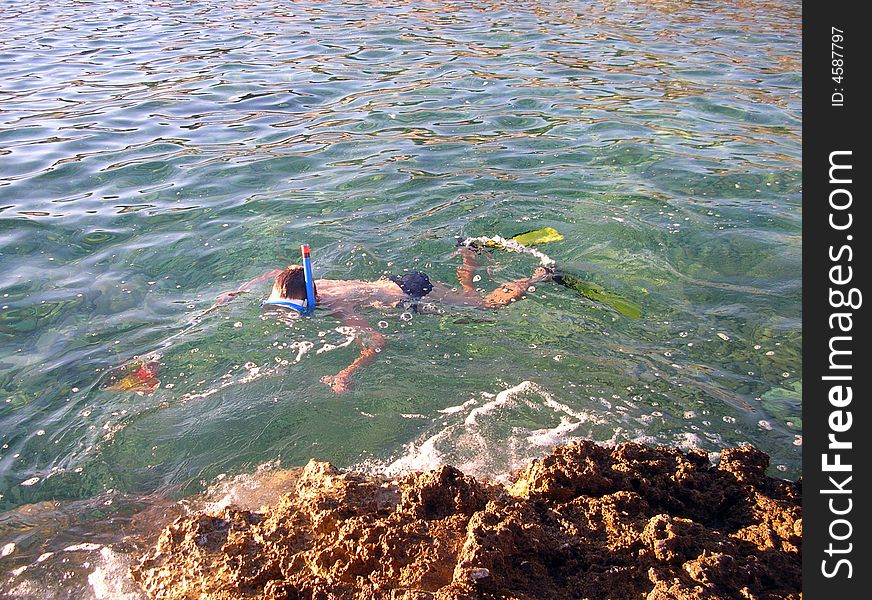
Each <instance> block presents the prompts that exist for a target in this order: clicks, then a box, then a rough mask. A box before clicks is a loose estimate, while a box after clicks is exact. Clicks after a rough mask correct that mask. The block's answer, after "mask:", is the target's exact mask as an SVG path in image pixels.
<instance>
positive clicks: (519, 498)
mask: <svg viewBox="0 0 872 600" xmlns="http://www.w3.org/2000/svg"><path fill="white" fill-rule="evenodd" d="M722 456H723V458H722V460H721V463H720V464H719V465H718V466H717V467H713V466H711V465H710V464H709V462H708V457H707V456H706V455H705V454H704V453H701V452H689V453H683V452H680V451H678V450H675V449H668V448H650V447H647V446H642V445H639V444H621V445H619V446H616V447H614V448H606V447H603V446H598V445H596V444H594V443H592V442H579V443H577V444H572V445H569V446H564V447H561V448H557V449H555V451H554V452H553V453H552V454H551V455H549V456H547V457H545V458H543V459H540V460H536V461H533V462H532V463H531V464H530V465H528V466H527V467H526V468H525V469H523V470H521V471H520V472H519V473H518V474H517V475H516V478H515V480H514V482H513V483H511V484H510V485H508V486H506V487H503V486H497V485H493V484H490V483H486V482H478V481H476V480H475V479H473V478H471V477H468V476H466V475H464V474H463V473H461V472H460V471H458V470H457V469H454V468H453V467H448V466H445V467H442V468H440V469H438V470H436V471H431V472H427V473H415V474H412V475H408V476H405V477H402V478H399V479H396V480H390V481H389V480H381V479H377V478H368V477H364V476H361V475H357V474H354V473H343V472H340V471H339V470H337V469H335V468H333V467H332V466H330V465H328V464H326V463H319V462H315V461H312V462H310V463H309V464H308V465H307V466H306V467H305V468H303V469H302V470H301V471H300V473H299V476H298V477H297V478H296V484H295V487H294V489H293V490H292V491H291V492H290V493H288V494H285V495H284V496H282V497H281V498H279V499H278V502H277V503H276V504H275V505H274V506H272V507H270V508H268V509H266V510H264V511H263V512H262V513H253V512H250V511H243V510H234V509H226V510H224V511H222V512H220V513H217V514H213V515H205V514H200V515H194V516H190V517H185V518H182V519H179V520H177V521H176V522H175V523H173V524H172V525H170V526H169V527H167V528H166V529H165V530H164V531H163V532H162V533H161V535H160V538H159V539H158V540H157V542H156V544H155V545H154V547H153V548H152V549H151V550H150V551H149V552H148V553H147V554H146V556H144V557H143V558H142V560H141V562H140V564H139V565H138V566H137V567H136V568H135V569H134V571H133V575H134V578H135V579H136V580H137V581H138V582H140V584H141V586H142V588H143V589H144V590H145V591H146V593H147V594H148V595H149V596H150V597H151V598H155V599H166V600H181V599H188V598H191V599H192V598H198V599H214V600H219V599H220V600H241V599H243V598H264V599H273V600H278V599H288V600H297V599H306V600H313V599H335V598H343V599H344V598H349V599H358V600H364V599H366V600H370V599H373V600H374V599H386V600H387V599H402V600H449V599H450V600H459V599H467V598H468V599H479V598H515V599H518V600H525V599H535V598H553V599H555V600H560V599H564V598H565V599H570V598H590V599H592V600H593V599H621V600H624V599H631V598H638V599H640V600H642V599H648V600H665V599H667V598H668V599H676V598H692V599H698V600H703V599H705V600H712V599H716V598H757V599H761V600H762V599H768V600H774V599H782V598H797V599H798V598H800V597H801V595H800V591H799V590H800V563H801V556H800V547H801V536H802V518H801V517H802V514H801V499H800V493H801V489H800V487H799V484H795V483H791V482H787V481H782V480H776V479H771V478H767V477H766V476H765V469H766V466H767V465H768V457H767V456H766V455H765V454H763V453H762V452H759V451H758V450H756V449H754V448H750V447H743V448H736V449H732V450H726V451H724V453H723V455H722Z"/></svg>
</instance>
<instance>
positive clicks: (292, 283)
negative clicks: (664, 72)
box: [273, 265, 318, 300]
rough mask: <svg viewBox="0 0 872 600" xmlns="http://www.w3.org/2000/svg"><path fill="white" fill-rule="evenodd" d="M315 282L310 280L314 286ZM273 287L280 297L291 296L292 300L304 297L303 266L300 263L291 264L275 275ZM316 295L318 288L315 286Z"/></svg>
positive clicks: (304, 280)
mask: <svg viewBox="0 0 872 600" xmlns="http://www.w3.org/2000/svg"><path fill="white" fill-rule="evenodd" d="M314 285H315V283H314V282H312V286H313V287H314ZM273 288H274V289H275V290H276V291H277V292H278V293H279V295H280V296H281V297H282V298H292V299H294V300H305V299H306V274H305V272H304V271H303V267H301V266H300V265H291V266H290V267H288V268H287V269H285V270H284V271H282V272H281V273H279V274H278V275H276V280H275V283H274V284H273ZM317 295H318V289H317V288H315V296H317Z"/></svg>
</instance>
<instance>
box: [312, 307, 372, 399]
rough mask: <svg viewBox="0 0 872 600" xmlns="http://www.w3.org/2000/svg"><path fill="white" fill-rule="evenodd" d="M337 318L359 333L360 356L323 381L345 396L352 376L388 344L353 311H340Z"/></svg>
mask: <svg viewBox="0 0 872 600" xmlns="http://www.w3.org/2000/svg"><path fill="white" fill-rule="evenodd" d="M337 316H338V317H339V319H340V321H341V322H342V324H343V325H344V326H345V327H353V328H354V329H355V330H356V332H357V333H358V337H357V339H358V342H359V343H360V354H359V355H358V356H357V358H355V359H354V361H353V362H352V363H351V364H350V365H348V366H347V367H345V368H344V369H342V370H341V371H339V372H338V373H337V374H336V375H325V376H324V377H322V378H321V381H322V382H323V383H326V384H327V385H329V386H330V389H332V390H333V391H334V392H335V393H336V394H344V393H345V392H347V391H348V390H349V388H350V385H351V376H352V375H353V374H354V372H355V371H357V370H358V369H360V368H361V367H363V366H365V365H368V364H369V363H371V362H372V361H373V360H375V355H376V354H377V353H379V352H381V350H382V349H384V348H385V346H386V345H387V343H386V340H385V336H384V335H382V334H381V333H379V332H378V331H376V330H375V329H373V328H372V325H370V324H369V321H367V320H366V319H364V318H363V317H361V316H360V315H358V314H356V313H355V312H354V311H353V310H350V309H347V310H342V311H338V312H337Z"/></svg>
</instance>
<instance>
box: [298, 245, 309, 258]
mask: <svg viewBox="0 0 872 600" xmlns="http://www.w3.org/2000/svg"><path fill="white" fill-rule="evenodd" d="M300 250H301V251H302V253H303V258H309V253H310V250H309V244H301V245H300Z"/></svg>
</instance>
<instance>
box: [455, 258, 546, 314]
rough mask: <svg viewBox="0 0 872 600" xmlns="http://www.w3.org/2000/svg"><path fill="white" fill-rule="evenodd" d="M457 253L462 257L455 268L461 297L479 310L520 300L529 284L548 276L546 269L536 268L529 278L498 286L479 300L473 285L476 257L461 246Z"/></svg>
mask: <svg viewBox="0 0 872 600" xmlns="http://www.w3.org/2000/svg"><path fill="white" fill-rule="evenodd" d="M457 252H458V253H459V254H460V255H461V256H462V257H463V264H462V265H461V266H459V267H457V279H458V281H459V282H460V285H461V287H462V288H463V296H464V297H466V298H474V299H475V300H476V302H475V304H476V305H477V306H479V307H480V308H502V307H504V306H506V305H508V304H510V303H512V302H515V301H516V300H519V299H520V298H522V297H523V296H524V294H525V293H526V291H527V289H528V288H529V287H530V285H531V284H533V283H537V282H539V281H542V280H544V279H547V278H548V277H549V276H550V274H549V273H548V271H547V270H546V269H544V268H543V267H538V268H537V269H536V270H535V271H533V274H532V275H531V276H530V277H522V278H521V279H516V280H514V281H510V282H508V283H505V284H503V285H500V286H498V287H497V288H496V289H495V290H493V291H492V292H490V293H489V294H487V295H486V296H485V297H484V298H480V297H479V296H478V292H477V291H476V289H475V286H474V285H473V283H474V277H475V271H476V269H478V257H477V256H476V253H475V250H473V249H472V248H469V247H465V246H461V247H460V248H458V249H457Z"/></svg>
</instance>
